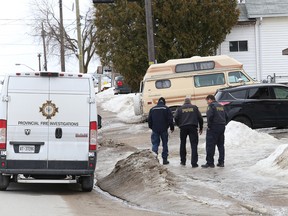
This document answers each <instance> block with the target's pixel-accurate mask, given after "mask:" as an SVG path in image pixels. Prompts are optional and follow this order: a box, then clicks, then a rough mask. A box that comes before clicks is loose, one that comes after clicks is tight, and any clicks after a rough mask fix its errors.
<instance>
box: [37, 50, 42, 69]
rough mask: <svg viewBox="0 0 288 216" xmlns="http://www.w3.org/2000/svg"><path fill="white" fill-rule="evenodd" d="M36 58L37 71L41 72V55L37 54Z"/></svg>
mask: <svg viewBox="0 0 288 216" xmlns="http://www.w3.org/2000/svg"><path fill="white" fill-rule="evenodd" d="M37 56H38V65H39V71H41V54H40V53H39V54H38V55H37Z"/></svg>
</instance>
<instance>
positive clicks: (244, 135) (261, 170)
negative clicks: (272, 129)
mask: <svg viewBox="0 0 288 216" xmlns="http://www.w3.org/2000/svg"><path fill="white" fill-rule="evenodd" d="M280 143H281V142H280V141H279V140H277V139H276V138H274V137H273V136H271V135H269V134H267V133H265V130H252V129H251V128H249V127H247V126H246V125H244V124H242V123H239V122H234V121H231V122H230V123H229V124H228V125H227V128H226V132H225V145H226V146H227V148H226V149H228V151H229V148H230V151H239V154H240V155H241V156H245V157H243V160H247V157H249V158H248V160H249V161H252V160H254V159H255V158H257V157H258V156H257V155H260V157H262V158H260V159H259V160H257V162H256V163H255V164H254V165H252V167H251V171H253V172H256V173H258V174H261V175H262V174H264V175H269V176H271V177H273V176H277V177H280V178H285V179H288V172H287V170H288V145H287V144H284V145H283V144H280ZM242 150H245V151H246V153H245V155H242V153H241V151H242ZM264 151H266V152H267V153H266V155H267V156H266V157H265V158H263V156H261V155H263V152H264ZM264 155H265V154H264ZM234 157H235V154H234ZM238 163H239V162H238ZM245 163H247V162H245Z"/></svg>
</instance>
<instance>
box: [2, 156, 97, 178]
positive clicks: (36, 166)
mask: <svg viewBox="0 0 288 216" xmlns="http://www.w3.org/2000/svg"><path fill="white" fill-rule="evenodd" d="M95 168H96V158H95V159H94V158H93V160H87V161H38V160H37V161H33V160H6V166H5V168H0V173H3V174H7V175H9V174H28V175H32V174H38V175H91V174H93V173H94V171H95Z"/></svg>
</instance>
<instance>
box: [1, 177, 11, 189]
mask: <svg viewBox="0 0 288 216" xmlns="http://www.w3.org/2000/svg"><path fill="white" fill-rule="evenodd" d="M9 182H10V176H4V175H3V174H0V190H1V191H5V190H6V189H7V187H8V186H9Z"/></svg>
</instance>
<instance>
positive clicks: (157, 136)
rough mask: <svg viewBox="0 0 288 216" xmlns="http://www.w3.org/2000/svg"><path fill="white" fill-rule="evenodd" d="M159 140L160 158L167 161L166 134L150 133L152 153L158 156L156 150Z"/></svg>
mask: <svg viewBox="0 0 288 216" xmlns="http://www.w3.org/2000/svg"><path fill="white" fill-rule="evenodd" d="M160 138H161V140H162V147H163V149H162V158H163V160H167V157H168V132H167V131H164V132H162V133H156V132H154V131H152V134H151V142H152V151H153V152H155V153H156V154H157V155H158V148H159V145H160Z"/></svg>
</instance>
